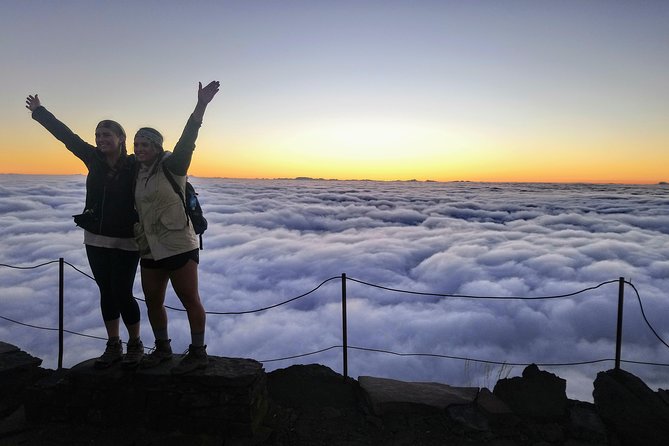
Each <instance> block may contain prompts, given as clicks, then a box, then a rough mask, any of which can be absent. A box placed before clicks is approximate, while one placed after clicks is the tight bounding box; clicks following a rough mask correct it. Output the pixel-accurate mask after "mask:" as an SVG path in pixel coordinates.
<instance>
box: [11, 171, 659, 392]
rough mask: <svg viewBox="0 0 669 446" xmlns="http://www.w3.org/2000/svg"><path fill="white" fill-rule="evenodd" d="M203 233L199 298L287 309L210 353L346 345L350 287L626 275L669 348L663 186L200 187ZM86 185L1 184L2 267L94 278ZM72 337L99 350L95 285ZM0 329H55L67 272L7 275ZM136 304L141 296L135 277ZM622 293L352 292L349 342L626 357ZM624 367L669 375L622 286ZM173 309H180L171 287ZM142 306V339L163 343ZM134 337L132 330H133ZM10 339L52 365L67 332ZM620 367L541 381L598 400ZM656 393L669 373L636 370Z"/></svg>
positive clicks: (395, 362) (213, 344) (475, 285)
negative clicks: (61, 268)
mask: <svg viewBox="0 0 669 446" xmlns="http://www.w3.org/2000/svg"><path fill="white" fill-rule="evenodd" d="M192 181H193V183H194V184H195V185H196V188H197V189H198V192H199V193H200V199H201V201H202V203H203V207H204V209H205V213H206V216H207V218H208V220H209V230H208V231H207V232H206V233H205V236H204V248H205V249H204V250H203V251H201V256H200V294H201V296H202V299H203V301H204V304H205V308H206V309H207V311H209V312H237V311H246V310H253V309H257V308H262V307H266V306H270V305H273V304H276V303H278V302H282V301H284V300H287V299H291V298H293V297H296V296H299V295H302V294H304V293H306V292H307V291H309V290H312V289H313V288H315V287H317V286H318V285H319V284H321V283H322V282H323V281H325V280H326V279H329V278H335V279H333V280H330V281H327V282H326V283H325V284H323V285H322V286H321V287H320V288H319V289H318V290H316V291H315V292H314V293H312V294H309V295H307V296H305V297H303V298H301V299H298V300H295V301H294V302H291V303H290V304H287V305H283V306H280V307H278V308H275V309H272V310H268V311H264V312H259V313H253V314H246V315H214V314H210V315H209V316H208V320H207V330H208V331H207V344H208V351H209V352H210V354H214V355H221V356H233V357H249V358H254V359H257V360H271V359H275V358H282V357H287V356H292V355H299V354H303V353H307V352H312V351H316V350H320V349H324V348H327V347H330V346H333V345H341V344H342V326H341V280H340V279H339V278H338V277H339V276H340V275H341V274H342V273H346V275H347V276H348V277H349V278H353V279H356V280H359V281H362V282H367V283H372V284H376V285H381V286H384V287H388V288H392V289H401V290H409V291H415V292H423V293H441V294H465V295H477V296H500V297H504V296H522V297H536V296H553V295H561V294H566V293H572V292H575V291H579V290H582V289H584V288H588V287H592V286H595V285H597V284H599V283H601V282H605V281H610V280H616V279H618V278H619V277H624V278H626V279H627V280H631V281H632V282H633V283H634V284H635V286H636V287H637V289H638V290H639V292H640V293H641V297H642V302H643V308H644V310H645V314H646V316H647V317H648V319H649V321H650V323H651V324H652V325H653V326H654V328H655V329H656V330H657V331H658V333H659V334H660V335H661V336H662V337H663V338H664V339H665V340H667V339H669V324H667V322H666V318H663V317H662V315H663V314H666V311H667V303H666V301H665V299H664V297H665V290H666V289H667V288H668V287H669V283H668V282H667V281H668V279H669V216H667V214H666V212H664V210H666V209H667V205H669V193H668V192H669V189H667V188H665V187H663V186H621V185H578V184H575V185H564V184H479V183H422V182H421V183H418V182H390V183H380V182H364V181H353V182H343V181H308V180H304V181H293V180H228V179H203V178H194V179H192ZM83 183H84V177H81V176H62V177H58V176H15V175H0V211H1V212H0V240H1V244H2V251H1V253H0V263H3V264H10V265H19V266H31V265H37V264H40V263H44V262H48V261H52V260H55V259H58V258H59V257H63V258H64V259H65V260H66V261H67V262H69V263H71V264H72V265H74V266H75V267H76V268H79V269H81V270H82V271H84V272H86V273H90V269H89V267H88V264H87V261H86V257H85V251H84V247H83V246H82V239H83V236H82V233H81V231H80V230H79V229H78V228H76V227H75V226H74V224H73V223H72V218H71V216H72V215H73V214H76V213H78V212H80V210H81V207H82V204H83V196H84V192H83V191H84V184H83ZM65 286H66V288H65V312H66V313H65V328H66V329H68V330H72V331H76V332H81V333H86V334H90V335H95V336H102V337H104V333H105V332H104V329H103V326H102V322H101V316H100V311H99V305H98V295H97V290H96V287H95V284H94V282H93V281H92V280H91V279H89V278H88V277H86V276H84V275H82V274H80V273H78V272H77V271H75V270H74V269H73V268H70V267H69V266H66V269H65ZM0 293H1V294H0V302H2V307H1V308H2V310H1V311H0V316H4V317H7V318H12V319H16V320H19V321H21V322H24V323H29V324H33V325H39V326H47V327H57V320H58V314H57V313H58V267H57V265H56V264H50V265H46V266H43V267H40V268H37V269H30V270H17V269H11V268H6V267H0ZM135 295H136V296H137V297H140V298H141V297H143V296H142V293H141V286H140V283H139V275H138V277H137V281H136V284H135ZM617 296H618V284H617V283H611V284H607V285H603V286H601V287H599V288H597V289H594V290H592V291H588V292H585V293H582V294H579V295H576V296H573V297H569V298H562V299H550V300H533V301H527V300H490V299H486V300H477V299H466V298H440V297H435V296H424V295H417V294H406V293H399V292H394V291H388V290H383V289H380V288H377V287H370V286H367V285H364V284H361V283H359V282H357V281H351V280H349V281H347V303H348V312H347V313H348V343H349V345H351V346H357V347H364V348H371V349H380V350H390V351H394V352H398V353H426V354H434V355H448V356H457V357H465V358H473V359H482V360H491V361H499V362H506V363H530V362H537V363H565V362H579V361H589V360H596V359H603V358H613V357H614V356H615V329H616V311H617ZM625 297H626V300H625V308H624V327H623V340H624V343H623V349H622V352H623V359H625V360H632V361H645V362H661V363H669V351H668V350H667V348H666V347H665V346H664V345H662V344H661V343H660V342H659V341H658V340H657V339H656V338H655V337H654V335H653V334H652V333H651V332H650V330H649V329H648V327H647V326H646V324H645V322H644V321H643V319H642V315H641V311H640V306H639V303H638V301H637V300H636V296H635V294H634V292H633V290H632V288H631V287H629V286H628V287H626V289H625ZM167 304H168V305H170V306H173V307H177V308H181V305H180V304H179V302H178V300H177V298H176V297H175V296H174V294H173V293H172V292H171V291H170V292H169V294H168V298H167ZM141 307H142V317H143V327H142V336H143V338H144V340H145V344H147V345H148V344H151V343H152V341H153V336H152V334H151V331H150V327H149V324H148V322H147V319H146V311H145V308H144V305H143V304H141ZM169 317H170V336H171V338H172V339H173V345H174V346H175V347H176V349H177V350H179V349H181V348H183V349H185V348H186V347H187V346H188V343H189V340H190V338H189V330H188V324H187V321H186V316H185V313H182V312H177V311H170V312H169ZM124 335H125V333H124ZM0 339H1V340H5V341H7V342H12V343H15V344H17V345H19V346H20V347H21V348H24V349H26V350H27V351H29V352H30V353H31V354H33V355H36V356H39V357H41V358H43V359H44V365H45V366H46V367H51V368H55V367H56V364H57V362H56V358H57V350H58V343H57V333H56V332H52V331H40V330H35V329H33V328H28V327H23V326H20V325H16V324H13V323H10V322H7V321H5V320H0ZM103 348H104V342H103V341H100V340H96V339H90V338H86V337H80V336H75V335H66V337H65V356H64V365H65V366H66V367H70V366H72V365H74V364H76V363H77V362H80V361H82V360H85V359H88V358H91V357H95V356H97V355H99V354H100V352H101V351H102V349H103ZM341 356H342V355H341V349H338V348H335V349H331V350H328V351H325V352H323V353H319V354H316V355H312V356H308V357H303V358H297V359H291V360H284V361H276V362H274V361H273V362H266V363H265V368H266V369H267V370H272V369H275V368H281V367H286V366H288V365H290V364H295V363H312V362H318V363H322V364H325V365H328V366H329V367H331V368H333V369H334V370H336V371H338V372H340V373H341V372H342V359H341ZM348 358H349V374H350V375H351V376H353V377H357V376H360V375H373V376H382V377H391V378H396V379H404V380H413V381H439V382H446V383H449V384H452V385H475V386H492V385H494V383H495V382H496V380H497V378H498V377H499V376H500V375H502V376H505V375H507V374H510V375H509V376H515V375H517V374H520V372H521V371H522V369H523V367H520V366H515V367H512V366H509V365H505V366H500V365H486V364H483V363H479V362H473V361H462V360H455V359H443V358H436V357H415V356H409V357H400V356H396V355H388V354H383V353H376V352H369V351H362V350H351V351H349V355H348ZM612 367H613V363H612V362H604V363H598V364H594V365H581V366H563V367H544V368H545V369H548V370H550V371H552V372H554V373H557V374H558V375H560V376H562V377H563V378H565V379H567V381H568V389H567V391H568V394H569V395H570V396H571V397H573V398H578V399H581V400H590V399H591V392H592V381H593V380H594V378H595V376H596V373H597V372H598V371H601V370H606V369H609V368H612ZM624 367H625V368H626V369H628V370H630V371H632V372H633V373H636V374H637V375H638V376H640V377H642V379H644V380H645V381H646V382H647V383H648V384H649V385H650V386H651V387H654V388H657V387H667V385H669V378H667V373H666V371H667V368H666V367H659V366H648V365H634V364H629V363H625V364H624Z"/></svg>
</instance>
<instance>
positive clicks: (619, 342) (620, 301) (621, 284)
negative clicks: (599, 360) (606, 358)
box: [615, 277, 625, 370]
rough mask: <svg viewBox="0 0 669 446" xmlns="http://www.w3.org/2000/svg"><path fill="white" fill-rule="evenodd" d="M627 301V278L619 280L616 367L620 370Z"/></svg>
mask: <svg viewBox="0 0 669 446" xmlns="http://www.w3.org/2000/svg"><path fill="white" fill-rule="evenodd" d="M624 299H625V278H624V277H620V278H618V324H617V328H616V365H615V369H616V370H620V350H621V348H622V341H623V302H624Z"/></svg>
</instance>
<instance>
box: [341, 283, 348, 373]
mask: <svg viewBox="0 0 669 446" xmlns="http://www.w3.org/2000/svg"><path fill="white" fill-rule="evenodd" d="M341 331H342V344H343V345H342V347H343V348H342V353H343V363H344V380H346V379H347V378H348V334H347V328H346V273H342V275H341Z"/></svg>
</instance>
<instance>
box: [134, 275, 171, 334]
mask: <svg viewBox="0 0 669 446" xmlns="http://www.w3.org/2000/svg"><path fill="white" fill-rule="evenodd" d="M141 274H142V290H143V291H144V298H145V299H146V310H147V313H148V315H149V322H150V323H151V328H152V329H153V331H154V332H155V331H156V330H163V329H166V328H167V311H165V306H164V303H165V291H166V290H167V281H168V279H169V276H168V272H167V271H164V270H161V269H150V268H142V271H141Z"/></svg>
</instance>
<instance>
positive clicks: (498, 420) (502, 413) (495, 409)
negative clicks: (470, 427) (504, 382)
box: [476, 387, 520, 427]
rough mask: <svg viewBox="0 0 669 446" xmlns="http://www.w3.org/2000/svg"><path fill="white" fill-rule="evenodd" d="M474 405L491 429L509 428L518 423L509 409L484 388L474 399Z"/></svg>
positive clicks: (516, 417) (518, 420)
mask: <svg viewBox="0 0 669 446" xmlns="http://www.w3.org/2000/svg"><path fill="white" fill-rule="evenodd" d="M476 405H477V407H478V408H479V410H480V411H481V412H482V413H484V414H485V416H486V418H487V419H488V421H489V423H490V425H491V426H492V427H511V426H515V425H516V424H518V423H519V422H520V419H519V418H518V416H516V414H515V413H513V411H512V410H511V408H509V406H508V405H507V404H506V403H505V402H504V401H502V400H501V399H500V398H498V397H496V396H495V395H494V394H493V393H492V392H491V391H490V390H488V389H486V388H485V387H484V388H483V389H481V391H480V392H479V394H478V396H477V397H476Z"/></svg>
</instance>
